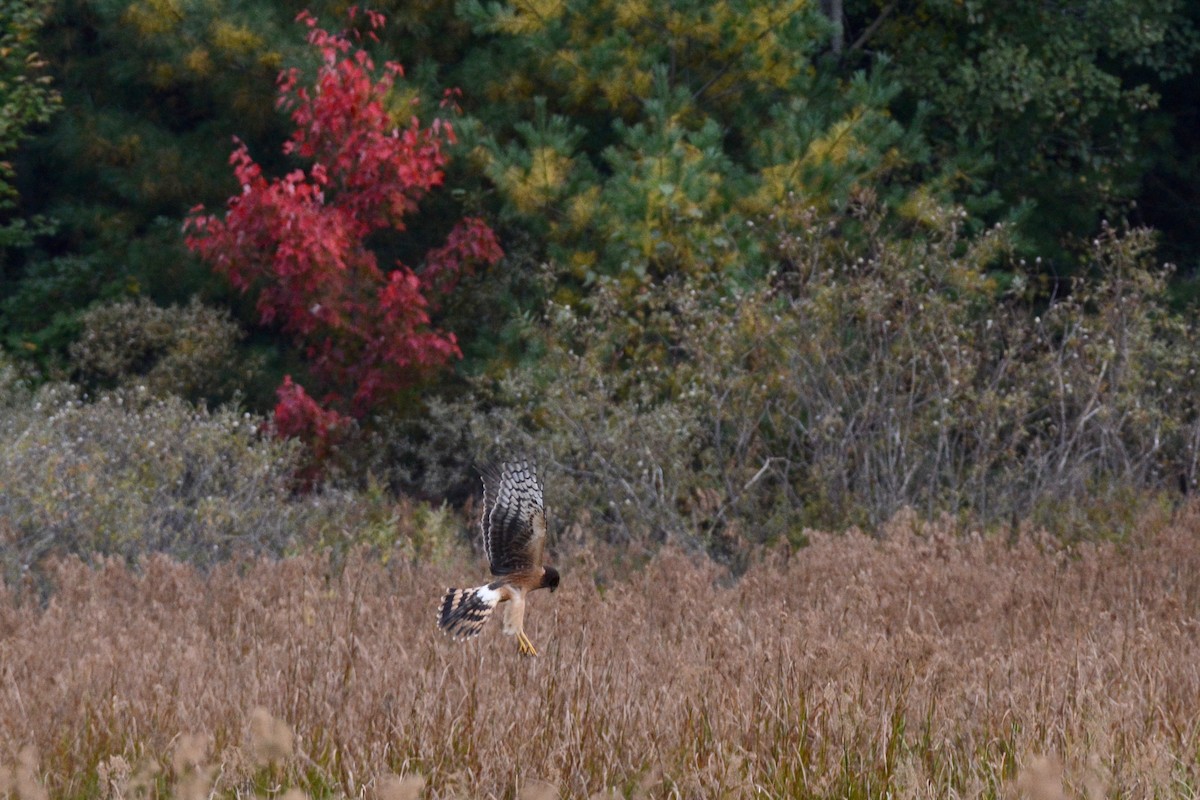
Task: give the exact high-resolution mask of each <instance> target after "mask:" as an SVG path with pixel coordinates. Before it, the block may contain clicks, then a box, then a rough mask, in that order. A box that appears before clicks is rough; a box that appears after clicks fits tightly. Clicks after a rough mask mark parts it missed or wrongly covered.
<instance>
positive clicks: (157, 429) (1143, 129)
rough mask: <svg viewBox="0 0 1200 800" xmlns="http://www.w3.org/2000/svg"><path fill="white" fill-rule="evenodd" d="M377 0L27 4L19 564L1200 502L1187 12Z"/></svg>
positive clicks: (2, 325)
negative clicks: (441, 538) (475, 531)
mask: <svg viewBox="0 0 1200 800" xmlns="http://www.w3.org/2000/svg"><path fill="white" fill-rule="evenodd" d="M372 10H374V11H378V12H380V13H381V14H382V16H383V17H384V18H386V21H383V20H381V19H380V18H379V17H377V16H375V15H373V14H365V13H351V9H349V8H348V7H347V6H346V5H345V4H343V3H340V2H339V3H327V2H322V0H314V1H313V2H306V3H303V4H301V3H290V2H285V3H278V2H271V3H268V2H260V1H259V0H249V1H248V2H237V3H233V2H228V1H227V0H210V1H209V2H204V3H199V2H191V0H135V2H110V1H109V0H57V1H55V2H40V0H0V25H2V28H3V29H2V30H0V37H2V39H0V53H2V55H3V66H2V70H3V72H2V73H0V109H2V110H0V158H3V159H4V161H3V162H2V163H0V202H2V203H3V206H2V207H0V214H2V215H3V216H2V222H0V281H2V282H0V347H2V355H0V359H2V360H0V378H2V379H0V406H2V407H3V409H4V415H3V421H2V422H0V445H2V453H3V454H2V455H0V485H3V486H4V492H3V493H0V494H2V496H0V537H2V538H3V540H4V541H6V543H10V544H12V545H13V547H11V548H9V553H10V554H11V557H10V558H9V560H8V562H7V563H6V566H7V567H8V568H10V569H13V568H17V567H19V566H21V565H28V564H29V563H31V562H33V561H36V560H38V559H39V558H41V557H43V556H45V555H46V554H48V553H53V552H62V551H75V552H94V551H100V552H115V553H123V554H133V553H136V552H139V551H140V550H141V549H142V548H145V547H146V546H150V547H151V548H153V549H166V550H170V551H172V552H175V553H177V554H181V555H183V556H185V557H188V558H193V559H196V560H200V561H205V560H210V559H211V558H214V557H217V556H219V555H220V554H222V553H226V552H230V551H232V550H236V549H238V548H240V547H249V548H252V549H266V550H270V551H282V550H285V549H287V548H289V547H292V546H295V545H296V544H297V541H298V539H302V540H304V541H307V542H317V543H321V542H326V543H328V542H330V541H333V540H340V539H344V538H346V537H347V536H349V535H351V532H353V533H352V536H353V537H357V538H361V539H364V540H367V541H375V540H381V541H382V540H387V541H391V540H393V539H395V538H396V537H404V538H405V539H406V541H411V542H412V543H413V545H412V546H413V547H417V548H418V549H419V548H420V547H426V546H429V547H432V546H434V544H433V543H435V542H436V540H437V537H438V535H440V534H439V531H442V530H443V529H444V528H445V527H446V522H445V514H446V513H447V512H446V506H444V505H442V503H443V501H446V500H448V501H450V502H451V503H452V504H460V503H462V502H464V501H466V499H467V498H468V496H469V495H470V494H471V493H472V492H473V491H474V487H475V483H474V479H473V478H472V472H471V464H472V463H474V462H477V461H479V460H482V459H486V458H489V457H494V456H496V455H497V454H503V453H506V452H511V451H520V452H526V453H530V454H532V455H534V456H536V457H537V458H539V459H540V460H541V461H542V462H544V463H545V464H546V466H547V467H548V471H549V473H550V475H552V476H553V477H552V478H551V479H550V480H551V483H552V485H553V487H554V490H553V495H554V497H555V501H554V503H555V507H554V508H553V509H552V512H553V514H554V515H556V520H555V521H556V529H557V530H560V531H562V535H563V537H564V538H567V539H569V538H570V537H571V536H580V535H582V534H581V533H580V532H581V531H587V532H588V535H593V534H594V535H598V536H600V537H602V538H606V539H608V540H610V541H614V542H620V543H638V544H644V545H647V546H650V547H653V546H654V545H655V544H657V543H661V542H664V541H672V542H676V543H683V544H686V545H688V546H693V547H697V548H701V549H704V550H707V551H708V552H710V553H713V554H715V555H717V556H719V557H721V558H725V559H729V560H732V561H734V562H738V561H740V560H744V559H745V558H746V557H747V553H748V552H749V551H750V549H751V548H752V547H753V546H754V545H757V544H762V543H769V542H773V541H777V540H780V539H786V540H789V541H792V542H794V543H799V542H801V541H803V539H804V538H805V534H804V530H805V529H806V528H808V527H812V526H833V527H845V526H847V525H861V526H866V527H871V528H873V527H874V526H877V525H878V524H880V523H881V522H883V521H886V520H888V519H890V518H892V517H893V516H894V515H895V514H897V513H898V512H900V511H901V510H902V509H906V508H911V509H914V510H915V511H916V512H917V513H918V514H920V515H922V516H926V517H935V516H939V515H949V517H951V518H953V519H960V520H970V521H971V522H972V523H973V524H974V523H979V524H984V525H993V526H994V525H1006V526H1008V525H1012V526H1014V527H1015V525H1016V524H1017V523H1023V522H1025V521H1027V520H1032V521H1034V522H1036V523H1038V524H1041V525H1046V526H1049V527H1050V528H1052V529H1053V530H1055V531H1056V532H1058V533H1061V534H1062V535H1065V536H1068V537H1073V536H1095V535H1119V534H1120V532H1121V531H1122V530H1123V529H1124V526H1127V525H1129V524H1130V523H1131V521H1132V520H1133V519H1135V518H1136V517H1137V515H1138V513H1139V509H1141V508H1143V507H1144V506H1145V505H1146V504H1148V503H1149V504H1157V503H1173V502H1176V501H1177V500H1178V498H1179V497H1180V496H1181V495H1182V494H1186V493H1189V492H1192V491H1194V490H1195V488H1196V482H1197V479H1198V477H1200V418H1198V414H1197V407H1196V406H1197V404H1196V403H1195V397H1196V396H1197V389H1198V388H1200V386H1198V379H1197V376H1196V368H1197V366H1198V365H1200V349H1198V348H1197V335H1196V325H1195V316H1196V308H1195V297H1196V294H1197V287H1198V286H1200V274H1198V273H1200V227H1198V226H1200V223H1198V222H1197V215H1196V213H1195V210H1196V208H1197V206H1198V200H1200V198H1198V196H1197V192H1198V189H1197V187H1200V147H1198V144H1200V143H1198V141H1197V137H1198V136H1200V120H1198V119H1197V104H1196V102H1195V99H1196V92H1195V80H1196V71H1197V66H1198V64H1200V36H1198V33H1197V31H1198V29H1200V2H1195V0H1167V1H1166V2H1157V3H1147V2H1138V1H1136V0H1056V1H1055V2H1044V1H1043V0H1038V1H1037V2H1033V0H1028V1H1026V0H1016V1H1015V2H1009V3H1003V4H997V3H986V2H975V1H974V0H965V1H964V0H954V1H952V0H890V1H885V0H822V2H816V1H815V0H798V1H797V2H784V3H758V2H753V0H714V1H709V2H701V1H696V2H689V1H688V0H683V1H682V2H674V3H669V4H664V3H649V2H642V1H641V0H601V2H572V1H570V0H524V1H523V2H515V3H496V2H479V0H460V2H458V3H455V4H450V3H442V2H425V1H424V0H416V1H415V2H406V3H393V2H387V1H386V0H385V2H381V3H379V4H377V5H375V6H374V7H373V9H372ZM302 12H307V14H304V13H302ZM298 17H299V18H300V19H299V20H298ZM309 23H311V24H309ZM314 34H315V35H316V38H314ZM356 53H362V56H356V55H355V54H356ZM341 59H345V61H344V62H343V61H342V60H341ZM391 62H399V64H401V65H402V66H403V71H402V72H401V71H400V70H397V69H394V68H392V67H390V66H389V64H390V63H391ZM337 70H342V71H341V72H336V71H337ZM355 70H358V71H357V72H355ZM335 72H336V74H337V75H340V76H341V78H338V79H339V80H342V79H343V78H344V83H341V84H336V85H335V84H331V83H322V81H326V80H333V79H334V78H333V76H334V75H335ZM352 79H354V80H358V81H359V82H358V83H352ZM306 87H307V89H308V92H307V93H305V88H306ZM354 91H361V92H362V94H361V95H354V94H353V92H354ZM355 98H357V99H355ZM335 99H336V100H337V101H338V102H339V103H342V104H341V105H337V104H332V103H333V100H335ZM281 100H282V104H281V102H280V101H281ZM323 100H329V101H330V103H331V104H332V105H327V106H322V105H321V103H322V101H323ZM372 104H373V105H372ZM369 124H374V125H376V127H375V128H370V129H369V130H368V128H367V126H368V125H369ZM389 131H398V132H402V133H396V134H395V136H394V137H393V136H392V134H391V133H390V132H389ZM389 137H391V138H389ZM403 137H407V139H405V140H404V146H405V147H407V148H409V149H407V150H402V151H400V150H395V151H393V150H387V148H388V147H391V146H393V144H395V143H397V142H399V141H400V140H401V138H403ZM285 145H286V146H285ZM239 148H240V149H239ZM236 153H241V154H242V155H241V156H240V157H239V158H241V160H240V161H238V160H236V159H235V161H234V162H232V163H231V154H236ZM366 154H377V155H378V156H379V160H378V164H379V165H382V166H380V167H379V168H378V169H374V168H373V171H369V172H368V171H365V167H364V166H363V164H364V163H367V162H368V161H369V162H370V163H371V164H373V165H374V164H376V162H375V161H371V160H370V158H374V155H372V156H371V157H370V158H368V156H367V155H366ZM389 159H390V160H389ZM326 176H328V177H326ZM389 176H390V177H389ZM397 176H401V177H400V178H397ZM389 180H390V181H392V182H393V183H389V182H388V181H389ZM322 181H324V182H322ZM393 184H394V185H393ZM288 187H290V188H288ZM289 192H290V194H289ZM297 192H299V194H297ZM239 196H240V197H241V198H242V200H241V201H240V203H235V204H232V205H231V204H230V199H231V198H236V197H239ZM297 197H299V198H300V199H296V198H297ZM289 198H290V199H289ZM288 203H291V205H287V204H288ZM380 209H383V210H382V211H380ZM335 212H336V214H340V216H331V215H334V214H335ZM284 215H292V216H291V217H289V218H290V219H304V220H310V221H311V225H310V224H297V225H295V226H294V227H291V228H285V226H283V224H282V222H280V220H281V219H283V216H284ZM239 226H241V227H239ZM500 251H502V253H503V256H502V257H501V252H500ZM398 265H399V266H398ZM300 273H303V275H302V277H303V280H299V279H295V276H296V275H297V274H300ZM330 287H336V292H334V290H333V289H332V288H330ZM313 298H318V299H313ZM330 298H333V299H332V300H331V299H330ZM397 515H400V516H402V517H403V518H404V520H405V521H404V523H403V524H398V523H397ZM414 520H415V521H414ZM422 543H423V544H422Z"/></svg>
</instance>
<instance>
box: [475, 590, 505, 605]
mask: <svg viewBox="0 0 1200 800" xmlns="http://www.w3.org/2000/svg"><path fill="white" fill-rule="evenodd" d="M475 596H476V597H478V598H479V599H480V600H482V601H483V602H484V603H487V604H488V605H495V604H496V603H498V602H500V591H499V590H498V589H493V588H491V587H490V586H480V587H479V588H478V589H476V590H475Z"/></svg>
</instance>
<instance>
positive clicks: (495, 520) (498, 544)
mask: <svg viewBox="0 0 1200 800" xmlns="http://www.w3.org/2000/svg"><path fill="white" fill-rule="evenodd" d="M481 473H482V475H483V516H482V517H481V519H480V521H479V524H480V528H482V530H483V547H484V550H486V551H487V557H488V562H489V563H490V564H491V568H492V574H493V575H508V574H510V573H513V572H521V571H524V570H527V569H536V568H537V567H540V566H541V564H542V551H543V548H544V546H545V542H546V510H545V508H544V507H543V505H542V480H541V478H540V477H539V476H538V471H537V465H536V464H535V463H534V462H532V461H529V460H526V459H520V460H514V461H504V462H502V463H500V464H498V465H495V466H492V467H487V468H484V469H482V470H481Z"/></svg>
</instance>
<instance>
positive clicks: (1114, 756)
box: [0, 508, 1200, 798]
mask: <svg viewBox="0 0 1200 800" xmlns="http://www.w3.org/2000/svg"><path fill="white" fill-rule="evenodd" d="M807 536H808V537H809V538H810V539H811V541H812V544H811V546H809V547H807V548H804V549H801V550H798V551H794V552H793V551H791V550H790V549H789V548H787V547H782V548H778V549H775V550H772V551H771V552H769V553H767V554H765V557H764V558H763V559H762V560H761V562H756V563H755V564H754V565H752V566H751V567H750V568H749V569H747V570H746V572H745V573H744V575H743V576H742V577H741V578H740V579H738V580H730V579H729V574H728V572H727V571H726V570H725V569H723V568H720V567H718V566H716V565H714V564H713V563H711V562H708V561H704V560H702V559H696V558H694V557H692V556H686V555H683V554H680V553H679V552H677V551H673V550H669V549H668V550H664V551H663V552H662V553H660V554H658V555H657V556H656V557H655V558H654V559H653V560H652V561H651V562H650V563H649V564H648V565H647V566H646V568H645V569H644V570H640V571H637V572H633V573H629V574H623V573H622V572H621V571H620V570H619V569H618V568H617V567H616V566H614V564H615V562H612V563H610V562H609V560H608V559H606V558H605V557H603V553H602V550H601V548H599V546H597V548H596V551H595V552H593V553H592V554H590V555H589V554H588V553H587V552H583V553H581V554H580V556H579V558H577V559H570V560H568V561H567V563H564V564H562V566H563V568H564V581H563V585H562V588H561V589H560V590H559V591H558V592H557V593H555V594H553V595H551V594H549V593H543V592H539V593H537V595H535V596H534V597H533V599H532V600H531V606H530V608H529V611H528V614H527V622H526V626H527V630H528V631H529V634H530V636H531V638H532V639H533V641H534V642H535V643H536V644H537V646H538V647H539V649H540V650H541V652H542V656H541V657H540V658H538V659H522V658H520V657H519V656H518V654H517V652H516V647H515V645H514V643H513V641H512V640H511V639H508V638H506V637H504V636H502V635H501V633H500V631H499V626H497V625H493V626H491V627H490V628H489V629H488V630H487V631H486V632H485V633H484V634H483V635H482V636H481V637H480V638H479V639H477V640H475V641H472V642H470V643H466V644H462V643H455V642H452V641H449V640H447V639H446V638H445V637H444V636H442V635H441V634H440V633H438V632H437V630H436V629H435V627H434V612H435V606H436V602H437V598H438V597H439V595H440V593H441V591H442V590H443V589H444V587H445V586H447V585H461V584H462V582H463V581H464V580H470V579H471V576H474V575H477V574H478V570H479V567H478V565H476V564H469V565H468V564H461V565H459V566H457V567H455V568H448V567H445V566H441V567H430V566H418V565H412V564H410V563H408V562H406V561H393V562H392V563H390V564H388V565H386V566H385V565H381V564H380V563H379V562H378V560H376V559H367V558H363V557H358V556H351V557H350V558H349V560H348V562H347V563H346V565H345V567H344V569H341V570H339V571H334V570H333V569H332V568H331V565H330V563H329V561H328V560H327V559H325V558H318V557H314V556H302V557H295V558H289V559H285V560H281V561H273V560H267V559H262V560H256V561H251V562H247V563H241V564H232V563H226V564H219V565H216V566H214V567H213V568H212V569H210V570H209V571H208V572H207V573H201V572H198V571H197V570H196V569H195V568H193V567H191V566H187V565H182V564H179V563H177V562H175V561H172V560H170V559H167V558H165V557H156V558H153V559H150V560H149V561H147V562H146V563H145V564H143V566H142V569H141V570H140V571H136V570H131V569H130V568H128V567H127V566H125V565H124V564H122V563H119V562H112V561H110V562H105V563H104V564H102V565H101V566H99V567H98V568H91V567H88V566H85V565H84V564H82V563H80V562H78V561H76V560H72V559H68V560H65V561H62V562H61V563H60V564H59V565H58V566H57V568H56V573H55V584H56V586H57V587H58V588H57V590H56V592H55V593H54V594H53V595H52V596H51V599H50V602H49V604H48V605H47V606H46V607H45V608H39V607H38V605H37V604H31V603H21V602H18V599H19V598H18V597H17V596H15V594H14V593H13V592H12V591H9V592H8V593H7V595H5V597H4V598H3V599H2V601H0V648H2V649H3V653H4V665H3V679H2V680H0V720H3V721H4V724H3V725H0V753H14V752H18V751H20V749H21V748H22V747H27V746H34V747H36V748H37V752H39V753H40V754H41V761H40V771H41V774H42V775H44V776H45V778H44V779H45V785H46V787H47V788H48V790H49V791H50V793H51V794H52V795H54V796H76V795H79V794H81V793H82V791H83V787H85V786H93V785H96V782H97V779H98V778H103V780H104V781H106V782H107V783H108V784H110V785H111V784H113V783H114V782H117V781H120V780H125V778H119V777H116V776H117V775H118V773H119V774H124V775H127V774H128V773H129V769H128V766H126V767H125V769H124V771H122V770H120V769H118V767H119V766H120V765H122V764H125V765H127V764H134V763H137V764H139V766H138V767H137V769H139V770H140V769H143V768H144V766H142V764H143V762H142V759H143V758H144V759H149V760H150V761H151V762H152V763H157V764H159V765H160V768H161V769H160V772H161V771H165V770H166V768H167V767H169V766H170V764H171V760H172V757H173V756H175V757H176V758H178V757H179V756H178V753H179V752H180V750H181V748H183V745H182V744H180V743H181V742H183V741H184V740H182V739H180V738H179V737H180V734H182V733H185V732H193V731H202V732H204V734H205V735H207V736H210V737H211V739H210V740H209V741H211V749H210V750H208V751H207V754H206V756H205V759H206V760H207V762H208V763H207V764H206V766H207V767H219V769H217V770H216V771H215V772H214V773H212V775H213V781H214V783H213V785H212V791H213V792H215V793H216V794H217V795H219V796H231V795H239V796H248V795H249V794H251V793H253V792H256V791H266V787H268V786H270V787H273V788H272V789H271V791H282V790H283V789H284V788H288V787H291V788H296V789H299V790H302V791H305V792H307V793H309V794H310V795H312V796H329V795H330V794H338V793H345V794H346V795H349V796H359V794H360V793H362V792H364V791H374V792H376V793H378V794H379V796H383V794H384V793H390V792H391V791H392V790H393V788H394V789H395V791H396V792H397V793H400V790H399V788H396V787H395V786H394V785H393V783H391V782H390V780H391V779H390V778H389V777H388V776H393V775H414V774H420V775H423V776H425V778H426V782H425V786H424V790H423V792H424V794H423V795H422V796H423V797H429V798H447V797H513V796H515V795H516V794H517V793H518V792H520V791H522V789H523V788H524V787H532V786H534V785H535V782H540V781H552V782H554V784H555V785H556V786H557V789H558V793H559V795H560V796H562V797H571V798H575V797H580V798H583V797H591V796H594V795H600V796H604V795H605V794H608V795H609V796H612V792H613V791H614V790H615V792H616V793H617V796H625V797H631V796H638V797H642V796H648V797H718V796H726V797H749V796H759V797H801V798H805V797H849V796H853V797H879V796H892V797H938V798H954V797H1000V796H1022V793H1024V794H1025V795H1032V796H1039V793H1041V794H1040V796H1052V795H1047V794H1046V792H1051V793H1052V792H1053V790H1054V787H1055V786H1057V787H1059V788H1060V791H1061V792H1062V793H1065V795H1066V796H1068V797H1077V796H1088V797H1096V796H1138V797H1148V796H1159V797H1176V796H1179V797H1184V796H1193V795H1195V793H1197V792H1200V762H1197V760H1196V758H1195V754H1196V753H1197V752H1198V751H1200V722H1198V721H1197V718H1196V714H1195V708H1196V705H1195V703H1196V698H1197V697H1198V696H1200V631H1198V629H1197V626H1196V624H1195V620H1197V619H1200V547H1197V542H1198V541H1200V510H1198V509H1196V508H1192V509H1191V510H1189V511H1186V512H1183V513H1181V514H1180V516H1179V517H1178V518H1177V519H1176V520H1174V521H1171V522H1169V523H1164V524H1158V523H1156V524H1155V525H1153V526H1148V527H1147V528H1146V529H1145V530H1144V531H1142V532H1141V533H1139V534H1138V535H1136V536H1133V537H1131V538H1130V539H1129V540H1128V541H1126V542H1124V543H1121V544H1117V543H1112V542H1092V543H1080V544H1076V545H1073V546H1070V547H1064V546H1062V545H1061V544H1056V543H1055V540H1054V539H1052V538H1050V537H1047V536H1042V535H1038V534H1036V533H1034V532H1029V531H1026V532H1024V533H1022V534H1021V535H1020V536H1019V537H1018V538H1017V540H1016V541H1015V542H1013V543H1011V544H1010V543H1008V542H1006V541H1005V540H1003V539H998V538H993V537H981V536H967V537H961V536H956V535H954V534H953V533H952V530H951V526H950V525H948V524H920V523H918V522H915V521H911V520H910V521H907V522H906V521H903V520H898V521H897V522H896V523H895V524H894V525H892V526H891V528H890V533H889V534H888V535H887V536H886V537H884V538H882V539H876V538H874V537H870V536H867V535H864V534H860V533H850V534H847V535H828V534H822V533H818V532H813V531H809V532H807ZM600 574H603V575H604V576H605V577H604V580H603V582H602V583H598V582H597V580H596V579H595V578H596V576H597V575H600ZM259 706H261V707H262V708H265V709H270V710H271V713H270V715H264V714H262V713H261V712H260V714H259V716H260V717H261V718H262V719H263V720H266V719H267V716H270V717H271V719H273V720H274V723H272V724H271V725H268V726H267V727H272V726H278V727H279V730H283V729H284V728H283V727H282V726H286V729H288V730H290V731H291V732H292V735H293V738H292V739H291V753H292V755H291V757H289V758H282V759H281V760H277V761H276V763H275V764H274V766H273V767H271V770H273V771H271V772H267V773H264V770H265V769H267V768H266V767H262V766H260V759H256V757H255V754H254V753H253V752H252V751H253V750H254V748H255V747H256V746H255V745H253V744H251V742H252V739H250V738H247V737H246V731H247V730H248V727H247V726H248V725H251V726H253V724H254V723H251V722H249V720H248V717H247V709H253V708H256V707H259ZM264 724H265V723H264ZM266 738H272V737H266ZM190 746H191V745H190V744H189V747H190ZM285 752H286V748H283V749H279V750H276V751H275V752H274V755H275V756H282V755H283V754H284V753H285ZM1027 754H1028V755H1027ZM1038 754H1041V755H1038ZM118 758H119V759H120V761H118ZM1038 758H1042V759H1043V760H1040V761H1039V760H1037V759H1038ZM198 760H199V757H197V762H192V761H191V757H190V756H189V757H188V758H185V759H184V761H183V762H182V763H184V764H185V765H186V764H187V763H198ZM189 769H190V768H189ZM185 771H186V770H185ZM268 779H269V782H266V781H268ZM168 780H169V781H170V782H171V785H172V786H174V781H175V780H176V779H175V778H174V777H171V778H169V779H168ZM1055 782H1057V783H1055ZM372 787H374V788H372Z"/></svg>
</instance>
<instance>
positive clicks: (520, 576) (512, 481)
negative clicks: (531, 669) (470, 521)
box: [438, 459, 558, 656]
mask: <svg viewBox="0 0 1200 800" xmlns="http://www.w3.org/2000/svg"><path fill="white" fill-rule="evenodd" d="M481 473H482V475H483V514H482V516H481V518H480V520H479V527H480V529H481V530H482V531H483V549H484V550H485V551H486V552H487V557H488V562H489V564H490V565H491V569H492V574H493V575H495V576H497V578H498V579H497V580H495V581H492V582H491V583H489V584H487V585H486V586H478V587H476V588H474V589H448V590H447V591H446V595H445V596H444V597H443V598H442V602H441V605H440V606H439V608H438V627H440V628H441V629H442V630H443V631H445V632H446V633H448V634H449V635H451V636H453V637H456V638H463V639H468V638H470V637H472V636H475V635H477V634H478V633H479V631H480V630H482V629H483V626H484V623H486V622H487V621H488V618H489V617H490V616H491V615H492V611H493V610H495V608H496V606H497V605H499V604H500V603H508V605H507V606H506V607H505V612H504V632H505V633H506V634H507V635H509V636H516V637H517V647H518V648H519V650H520V652H521V654H522V655H526V656H536V655H537V650H536V649H535V648H534V646H533V642H531V641H529V637H527V636H526V635H525V629H524V620H525V595H527V594H528V593H529V592H532V591H534V590H535V589H542V588H549V589H550V591H552V592H553V591H554V590H555V589H557V588H558V570H556V569H555V568H554V567H547V566H545V565H544V564H543V563H542V560H543V557H544V553H545V546H546V509H545V507H544V506H543V504H542V480H541V478H539V477H538V470H537V465H536V464H535V463H534V462H532V461H529V460H526V459H521V460H514V461H504V462H502V463H500V464H499V465H496V466H493V467H488V468H485V469H482V470H481Z"/></svg>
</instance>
